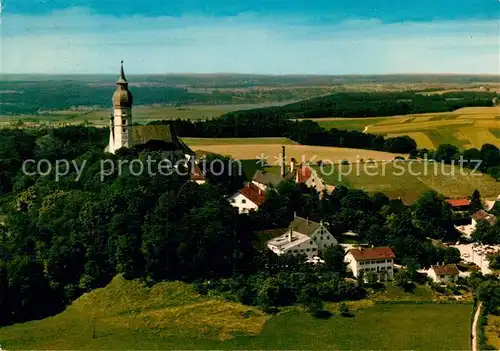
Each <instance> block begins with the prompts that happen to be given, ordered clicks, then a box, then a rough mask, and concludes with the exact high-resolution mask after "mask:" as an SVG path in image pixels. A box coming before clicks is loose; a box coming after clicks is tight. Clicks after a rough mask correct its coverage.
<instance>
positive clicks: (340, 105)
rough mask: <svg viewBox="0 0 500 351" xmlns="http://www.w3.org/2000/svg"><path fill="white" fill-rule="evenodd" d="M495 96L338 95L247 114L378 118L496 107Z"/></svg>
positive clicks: (249, 111) (376, 93)
mask: <svg viewBox="0 0 500 351" xmlns="http://www.w3.org/2000/svg"><path fill="white" fill-rule="evenodd" d="M495 97H497V94H496V93H489V92H475V93H474V92H453V93H445V94H441V95H427V96H425V95H421V94H417V93H412V92H402V93H393V92H370V93H363V92H359V93H355V92H352V93H336V94H332V95H329V96H323V97H317V98H312V99H309V100H304V101H300V102H297V103H292V104H288V105H285V106H280V107H267V108H261V109H256V110H247V111H245V112H244V113H246V114H249V115H251V114H264V113H268V114H276V113H278V114H282V115H285V116H287V117H289V118H313V117H314V118H320V117H376V116H397V115H406V114H412V113H429V112H446V111H453V110H456V109H458V108H462V107H472V106H493V98H495Z"/></svg>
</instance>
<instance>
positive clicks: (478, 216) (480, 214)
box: [472, 210, 496, 228]
mask: <svg viewBox="0 0 500 351" xmlns="http://www.w3.org/2000/svg"><path fill="white" fill-rule="evenodd" d="M479 221H487V222H488V223H490V224H491V225H493V224H495V221H496V217H495V216H494V215H492V214H490V213H488V212H486V211H485V210H479V211H477V212H475V213H474V214H473V215H472V225H473V226H474V228H475V227H476V226H477V223H478V222H479Z"/></svg>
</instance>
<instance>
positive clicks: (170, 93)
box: [0, 74, 496, 117]
mask: <svg viewBox="0 0 500 351" xmlns="http://www.w3.org/2000/svg"><path fill="white" fill-rule="evenodd" d="M116 79H117V77H116V76H22V75H19V76H15V75H4V76H0V115H21V114H26V115H36V114H39V113H41V112H47V111H62V110H69V109H73V108H84V109H85V108H87V109H91V108H96V109H97V108H99V109H102V108H109V107H110V99H111V96H112V94H113V91H114V88H115V87H114V82H115V81H116ZM440 79H441V80H440ZM440 79H437V78H436V77H434V78H433V77H431V76H359V77H356V76H350V77H349V76H250V75H248V76H247V75H230V74H228V75H213V76H211V75H192V76H187V75H165V76H161V75H160V76H131V77H129V81H130V83H131V84H130V89H131V91H132V93H133V95H134V100H135V103H136V105H155V104H158V105H171V106H180V105H193V104H204V105H206V104H208V105H227V104H254V103H263V102H289V101H300V100H304V101H300V102H298V103H293V104H290V105H286V106H285V107H282V108H272V109H277V110H278V111H279V112H280V113H284V114H286V115H289V116H293V117H324V116H345V117H357V116H391V115H398V114H405V113H415V112H441V111H450V110H453V109H455V108H460V107H465V106H491V104H492V102H491V100H492V99H493V97H495V96H496V94H495V93H490V92H486V91H485V92H477V93H473V92H457V93H448V94H443V95H431V96H424V95H419V94H417V93H416V91H413V92H405V93H398V92H389V91H390V90H393V91H394V90H398V91H399V90H402V89H403V90H408V89H410V88H412V89H414V87H416V86H419V84H421V83H423V82H426V84H428V83H432V82H434V81H436V82H441V83H445V84H450V83H452V84H462V86H463V84H471V83H475V82H489V81H491V80H490V77H473V76H453V77H442V78H440ZM493 81H494V80H493ZM405 82H408V85H405V84H406V83H405ZM365 84H368V85H369V84H372V85H373V84H386V85H384V87H383V90H387V92H383V91H382V92H375V91H374V92H365V93H353V92H348V90H352V89H353V88H355V87H358V88H359V90H363V91H364V90H366V89H367V88H366V86H364V85H365ZM475 84H479V83H475ZM421 86H422V87H424V86H428V85H421ZM258 87H259V88H258ZM254 88H256V89H254ZM432 90H436V89H432V88H425V89H424V88H422V89H420V90H419V91H432ZM437 90H439V89H437ZM334 92H335V94H332V93H334ZM325 95H328V96H325ZM318 96H322V97H318ZM308 99H309V100H308Z"/></svg>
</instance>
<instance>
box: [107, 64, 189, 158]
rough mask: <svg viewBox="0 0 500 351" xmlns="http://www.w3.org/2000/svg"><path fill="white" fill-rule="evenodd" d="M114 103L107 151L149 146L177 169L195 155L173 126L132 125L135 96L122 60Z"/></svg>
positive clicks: (113, 151)
mask: <svg viewBox="0 0 500 351" xmlns="http://www.w3.org/2000/svg"><path fill="white" fill-rule="evenodd" d="M112 102H113V114H112V115H111V118H110V123H109V144H108V146H107V147H106V149H105V151H106V152H110V153H112V154H114V153H116V151H117V150H119V149H121V148H130V147H137V148H138V149H141V148H145V147H146V146H148V147H150V148H151V149H155V150H158V151H161V153H162V154H163V155H164V156H165V158H166V159H169V160H170V161H172V166H174V167H175V166H176V163H177V162H178V161H181V162H185V161H186V160H189V159H190V157H192V156H193V155H194V153H193V151H192V150H190V149H189V148H188V147H187V146H186V144H184V143H183V142H182V140H180V139H179V138H178V137H177V134H176V132H175V128H174V126H173V124H161V125H147V126H140V125H133V120H132V105H133V97H132V93H131V92H130V90H129V89H128V81H127V79H126V78H125V73H124V70H123V61H122V64H121V66H120V77H119V78H118V81H117V82H116V90H115V92H114V94H113V99H112Z"/></svg>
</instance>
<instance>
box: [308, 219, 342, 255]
mask: <svg viewBox="0 0 500 351" xmlns="http://www.w3.org/2000/svg"><path fill="white" fill-rule="evenodd" d="M311 239H312V240H314V241H315V242H316V244H318V248H319V249H320V250H324V249H326V248H327V247H330V246H332V245H337V240H336V239H335V238H334V237H333V235H332V234H330V232H329V231H328V229H326V228H325V226H323V225H321V226H320V227H319V228H318V229H317V230H316V231H315V232H314V233H313V234H312V235H311Z"/></svg>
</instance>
